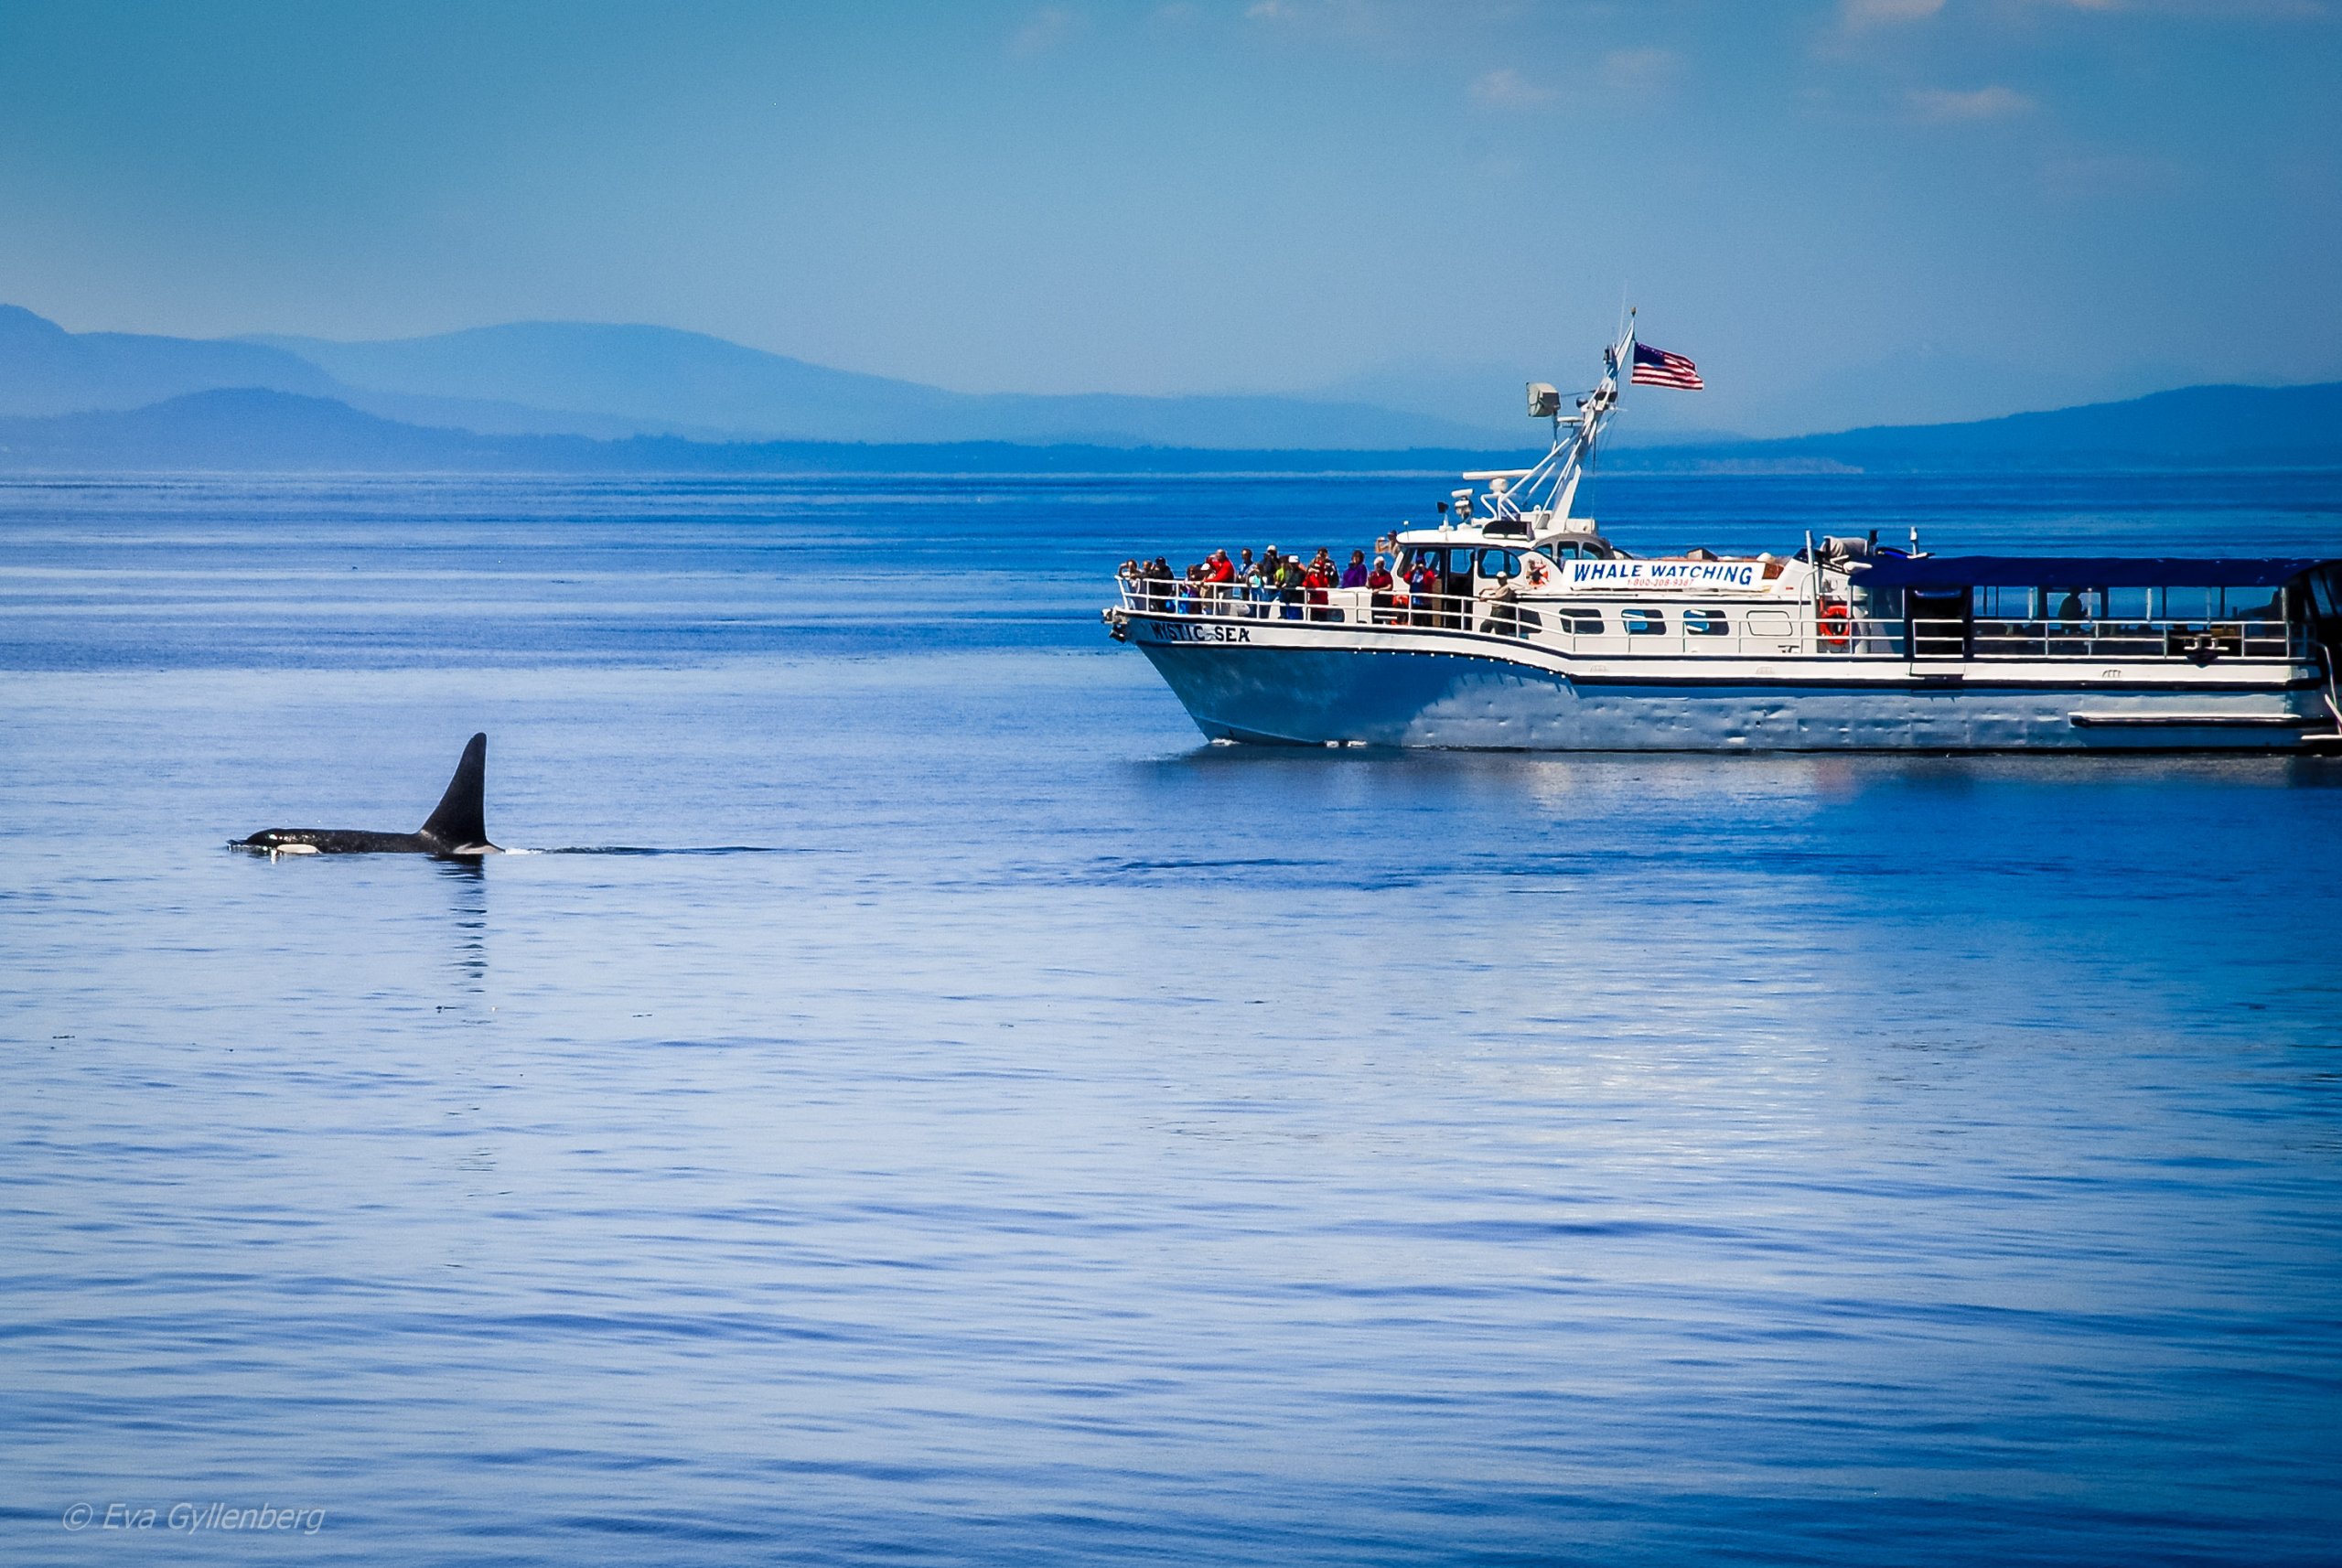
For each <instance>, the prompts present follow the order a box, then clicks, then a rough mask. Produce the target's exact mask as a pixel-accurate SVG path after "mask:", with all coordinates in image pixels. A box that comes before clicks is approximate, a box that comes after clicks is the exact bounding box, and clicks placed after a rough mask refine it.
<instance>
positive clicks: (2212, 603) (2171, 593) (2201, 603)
mask: <svg viewBox="0 0 2342 1568" xmlns="http://www.w3.org/2000/svg"><path fill="white" fill-rule="evenodd" d="M2156 592H2157V593H2158V594H2159V595H2160V596H2162V599H2163V618H2164V619H2165V620H2210V619H2211V618H2213V617H2214V616H2216V615H2218V614H2219V609H2220V591H2219V589H2218V588H2159V589H2157V590H2156Z"/></svg>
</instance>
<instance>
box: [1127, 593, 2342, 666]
mask: <svg viewBox="0 0 2342 1568" xmlns="http://www.w3.org/2000/svg"><path fill="white" fill-rule="evenodd" d="M1121 589H1122V607H1123V610H1124V611H1126V612H1133V613H1138V614H1144V615H1149V616H1155V617H1162V618H1170V619H1174V620H1181V621H1228V620H1240V621H1241V620H1252V621H1281V620H1290V621H1305V622H1317V623H1338V624H1342V625H1346V626H1349V627H1352V628H1359V629H1369V628H1371V629H1376V630H1391V631H1434V632H1436V631H1467V632H1472V633H1475V634H1477V635H1481V636H1489V635H1494V636H1501V637H1513V638H1518V639H1522V640H1524V641H1528V642H1531V643H1535V644H1538V645H1542V646H1546V647H1551V648H1553V649H1555V650H1559V651H1563V652H1574V653H1608V652H1617V653H1627V652H1632V653H1662V652H1680V653H1682V654H1687V655H1705V656H1709V657H1738V658H1767V657H1776V656H1778V655H1781V654H1789V655H1814V654H1819V655H1827V656H1832V657H1845V658H1869V659H1893V660H1924V661H1931V662H1932V661H1939V660H1967V661H1991V660H2042V659H2051V660H2117V661H2120V662H2124V663H2139V662H2142V661H2151V662H2166V661H2193V662H2197V663H2204V662H2209V661H2210V660H2215V659H2229V660H2240V659H2241V660H2275V661H2287V660H2300V659H2304V658H2308V657H2311V650H2310V643H2311V640H2312V639H2311V638H2310V636H2309V632H2308V628H2307V627H2306V626H2304V625H2296V624H2292V623H2288V622H2286V621H2283V620H2256V619H2247V618H2217V617H2216V618H2201V617H2198V618H2192V619H2190V618H2131V617H2125V618H2083V619H2059V618H2055V617H2051V618H2031V619H2005V618H1988V617H1947V618H1903V617H1900V616H1897V617H1891V618H1885V617H1879V618H1874V617H1866V616H1863V615H1861V614H1858V613H1857V614H1851V615H1848V616H1846V617H1844V618H1822V619H1819V620H1817V619H1816V618H1815V617H1814V616H1813V615H1812V614H1811V613H1810V607H1809V606H1808V605H1806V604H1804V603H1801V602H1791V601H1783V602H1780V603H1773V604H1767V603H1762V602H1752V601H1749V600H1745V599H1743V600H1730V601H1720V602H1712V603H1707V604H1701V603H1697V602H1690V603H1687V602H1684V601H1682V600H1676V599H1668V600H1656V599H1651V600H1635V601H1622V600H1620V599H1617V598H1605V599H1598V600H1597V599H1562V600H1556V599H1551V598H1534V599H1523V598H1519V597H1514V596H1505V595H1502V594H1497V595H1488V594H1472V595H1459V594H1418V593H1413V592H1412V591H1410V590H1408V589H1406V588H1405V587H1403V586H1398V585H1394V586H1393V587H1391V589H1388V590H1372V589H1367V588H1327V589H1319V590H1315V592H1316V594H1317V595H1319V596H1320V597H1318V598H1317V599H1316V600H1314V601H1313V600H1312V599H1310V598H1309V597H1308V595H1309V594H1310V593H1311V592H1312V590H1306V589H1304V590H1294V591H1297V592H1300V593H1302V594H1303V595H1304V597H1303V598H1302V599H1299V600H1295V599H1289V598H1286V597H1285V596H1284V592H1285V591H1283V590H1277V589H1252V588H1250V587H1248V586H1246V585H1242V584H1234V583H1184V582H1176V581H1172V582H1164V581H1161V580H1159V579H1158V580H1156V581H1155V582H1154V583H1148V582H1145V581H1141V582H1136V583H1133V582H1131V581H1127V580H1125V581H1123V582H1122V584H1121Z"/></svg>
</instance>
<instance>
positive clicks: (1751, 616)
mask: <svg viewBox="0 0 2342 1568" xmlns="http://www.w3.org/2000/svg"><path fill="white" fill-rule="evenodd" d="M1741 624H1742V628H1743V629H1744V630H1746V632H1747V633H1748V635H1749V636H1751V637H1787V636H1789V633H1790V629H1791V628H1790V627H1789V612H1788V611H1787V610H1750V611H1749V612H1748V617H1747V619H1746V620H1745V621H1743V622H1742V623H1741Z"/></svg>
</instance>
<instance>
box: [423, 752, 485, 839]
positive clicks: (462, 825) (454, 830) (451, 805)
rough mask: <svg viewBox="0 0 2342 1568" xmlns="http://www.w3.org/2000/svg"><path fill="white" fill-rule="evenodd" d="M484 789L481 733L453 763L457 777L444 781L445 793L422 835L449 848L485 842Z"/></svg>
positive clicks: (425, 825) (483, 758) (424, 826)
mask: <svg viewBox="0 0 2342 1568" xmlns="http://www.w3.org/2000/svg"><path fill="white" fill-rule="evenodd" d="M487 792H488V736H487V734H486V733H485V732H483V733H481V734H479V735H476V736H472V738H471V740H470V742H469V743H468V744H467V745H466V746H465V747H464V759H463V760H462V761H461V762H458V763H457V764H456V776H455V777H454V778H453V779H448V780H447V792H446V794H444V795H442V796H440V797H439V807H438V809H437V810H436V811H433V812H432V813H431V820H430V821H429V822H424V824H423V834H424V837H425V838H434V839H437V840H438V841H439V842H440V843H443V844H446V846H447V847H448V848H449V849H470V848H472V847H474V846H475V845H485V844H486V843H488V807H487V804H486V802H485V800H484V799H483V797H484V796H485V795H486V794H487Z"/></svg>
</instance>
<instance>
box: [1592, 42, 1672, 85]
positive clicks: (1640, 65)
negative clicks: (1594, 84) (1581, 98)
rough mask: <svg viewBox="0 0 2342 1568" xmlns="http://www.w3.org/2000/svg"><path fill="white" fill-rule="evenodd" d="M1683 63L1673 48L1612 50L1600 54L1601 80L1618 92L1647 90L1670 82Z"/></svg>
mask: <svg viewBox="0 0 2342 1568" xmlns="http://www.w3.org/2000/svg"><path fill="white" fill-rule="evenodd" d="M1682 64H1683V60H1682V57H1681V56H1680V55H1678V54H1677V53H1676V52H1675V51H1674V50H1673V49H1612V50H1611V51H1610V52H1609V53H1608V54H1606V55H1604V56H1603V57H1602V80H1603V81H1606V82H1607V83H1608V84H1609V85H1610V86H1612V87H1614V88H1617V89H1618V90H1619V91H1627V92H1634V91H1649V90H1651V89H1653V88H1657V87H1664V86H1666V85H1667V84H1668V83H1669V82H1670V81H1673V80H1674V79H1675V73H1676V71H1677V70H1679V69H1681V66H1682Z"/></svg>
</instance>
